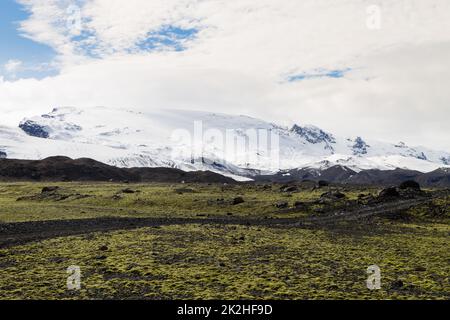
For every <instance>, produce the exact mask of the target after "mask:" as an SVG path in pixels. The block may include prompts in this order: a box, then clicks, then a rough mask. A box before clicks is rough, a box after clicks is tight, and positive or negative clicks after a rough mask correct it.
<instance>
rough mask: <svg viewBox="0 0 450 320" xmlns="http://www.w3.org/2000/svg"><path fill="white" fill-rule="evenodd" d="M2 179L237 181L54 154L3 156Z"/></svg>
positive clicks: (198, 173) (208, 175)
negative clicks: (37, 157) (26, 157)
mask: <svg viewBox="0 0 450 320" xmlns="http://www.w3.org/2000/svg"><path fill="white" fill-rule="evenodd" d="M0 180H3V181H11V180H14V181H16V180H25V181H28V180H30V181H115V182H123V181H129V182H170V183H179V182H182V181H184V182H193V183H234V182H235V180H233V179H231V178H228V177H224V176H222V175H220V174H217V173H214V172H210V171H191V172H185V171H182V170H179V169H173V168H118V167H114V166H110V165H107V164H104V163H101V162H98V161H95V160H92V159H87V158H82V159H76V160H73V159H71V158H67V157H50V158H46V159H43V160H16V159H0Z"/></svg>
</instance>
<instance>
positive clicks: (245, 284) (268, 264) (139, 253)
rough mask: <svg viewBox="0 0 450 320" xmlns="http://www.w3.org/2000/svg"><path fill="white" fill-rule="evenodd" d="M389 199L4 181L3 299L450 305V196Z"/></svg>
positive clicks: (232, 188) (0, 197) (286, 188)
mask: <svg viewBox="0 0 450 320" xmlns="http://www.w3.org/2000/svg"><path fill="white" fill-rule="evenodd" d="M381 191H382V190H381V188H377V187H351V186H338V185H322V186H320V187H319V186H315V185H313V184H311V183H291V184H286V185H282V184H263V183H261V184H235V185H226V184H129V183H73V182H65V183H30V182H20V183H19V182H17V183H6V182H4V183H1V184H0V298H1V299H450V282H449V277H450V237H449V236H450V224H449V222H450V210H449V207H450V206H449V204H450V197H449V192H448V191H446V190H440V191H436V190H425V191H421V190H417V189H416V187H415V186H413V185H410V186H408V185H406V186H402V188H394V189H385V190H383V191H382V192H381ZM380 194H381V196H380ZM119 218H126V219H129V220H128V221H129V224H128V225H127V227H126V228H125V227H124V228H121V225H120V221H121V219H119ZM102 219H106V220H102ZM108 219H115V220H114V221H113V220H108ZM131 219H132V220H131ZM140 219H147V220H145V222H144V223H142V224H139V222H137V221H141V220H140ZM152 219H153V220H152ZM86 221H88V222H89V223H86ZM130 221H131V222H130ZM161 221H162V222H163V223H161ZM44 222H45V223H44ZM96 222H98V223H103V224H104V225H103V227H102V228H100V229H98V230H96V229H95V228H94V229H92V226H95V224H96ZM135 222H136V225H135V226H134V224H133V223H135ZM52 223H57V224H58V225H59V226H62V228H61V229H58V228H55V227H54V225H56V224H52ZM66 223H67V224H66ZM133 226H134V227H133ZM45 228H47V229H48V230H46V229H45ZM14 230H17V232H16V233H15V231H14ZM19 231H20V232H19ZM371 265H377V266H379V267H380V269H381V277H382V278H381V289H380V290H369V289H368V288H367V285H366V279H367V278H368V274H367V268H368V267H369V266H371ZM69 266H79V267H80V270H81V289H80V290H68V288H67V277H68V274H67V272H66V271H67V268H68V267H69Z"/></svg>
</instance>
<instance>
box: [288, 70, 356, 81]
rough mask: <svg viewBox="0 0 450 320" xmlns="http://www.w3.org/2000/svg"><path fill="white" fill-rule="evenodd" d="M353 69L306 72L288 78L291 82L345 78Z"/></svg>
mask: <svg viewBox="0 0 450 320" xmlns="http://www.w3.org/2000/svg"><path fill="white" fill-rule="evenodd" d="M351 70H352V69H351V68H345V69H335V70H326V69H316V70H313V71H312V72H304V73H300V74H295V75H291V76H289V77H288V78H287V80H288V81H289V82H295V81H302V80H309V79H317V78H335V79H338V78H343V77H344V76H345V75H346V74H347V73H348V72H350V71H351Z"/></svg>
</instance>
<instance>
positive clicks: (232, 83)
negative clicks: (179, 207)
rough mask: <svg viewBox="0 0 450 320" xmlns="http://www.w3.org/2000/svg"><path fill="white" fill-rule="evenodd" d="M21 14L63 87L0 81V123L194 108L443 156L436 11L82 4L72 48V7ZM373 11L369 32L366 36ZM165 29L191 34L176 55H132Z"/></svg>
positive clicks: (438, 4) (297, 4) (216, 2)
mask: <svg viewBox="0 0 450 320" xmlns="http://www.w3.org/2000/svg"><path fill="white" fill-rule="evenodd" d="M20 2H21V3H23V4H25V5H26V6H27V8H28V9H29V10H30V11H31V12H32V16H31V17H30V19H28V20H27V21H25V22H23V23H22V25H21V30H22V32H23V33H25V34H26V35H27V37H29V38H31V39H33V40H35V41H38V42H42V43H46V44H48V45H50V46H52V47H53V48H54V49H55V50H56V52H58V54H59V56H58V62H59V63H60V66H61V74H60V75H58V76H56V77H51V78H46V79H43V80H39V81H38V80H35V79H28V80H18V81H15V82H5V81H3V82H0V100H1V101H2V105H1V106H0V108H2V111H5V113H4V114H8V117H7V118H2V120H1V121H2V122H6V121H8V122H10V123H14V122H16V121H18V120H19V118H21V117H23V116H25V115H30V114H33V113H35V112H44V111H47V110H48V109H49V108H51V107H53V106H56V105H76V106H81V107H89V106H92V105H112V106H116V107H127V108H130V107H133V108H136V109H140V110H146V109H148V108H153V107H170V108H174V107H175V108H195V109H203V110H212V111H222V112H237V113H247V114H250V115H253V116H258V117H262V118H265V119H269V120H274V121H279V122H282V123H285V124H292V123H293V122H300V123H305V122H307V123H313V124H316V125H318V126H322V127H324V128H325V129H328V130H332V131H334V132H336V133H340V134H357V135H362V136H367V137H370V138H376V139H383V140H395V141H396V140H406V141H407V142H410V143H418V144H424V145H428V146H431V147H435V148H440V149H447V150H450V141H449V139H448V136H450V127H449V126H448V125H447V122H448V119H449V116H450V110H449V102H450V92H449V91H448V90H446V88H445V84H446V83H447V84H448V83H449V82H450V61H449V60H448V56H449V55H450V45H449V43H450V3H449V2H448V1H447V0H429V1H422V0H405V1H395V2H393V1H389V0H378V1H377V0H373V1H368V0H363V1H361V0H348V1H333V0H303V1H297V0H285V1H283V2H280V1H276V0H259V1H254V0H239V1H230V0H152V1H147V0H128V1H125V2H124V1H121V0H90V1H85V5H83V6H80V10H81V11H80V13H81V18H82V26H83V28H84V29H83V30H84V33H83V36H82V37H74V35H73V33H71V32H70V30H68V25H67V21H68V18H69V20H70V18H73V17H68V14H67V7H68V6H69V5H70V4H71V3H73V1H57V0H51V1H47V0H45V1H44V0H20ZM80 3H81V2H80ZM373 4H376V5H379V7H380V8H381V25H380V27H381V28H380V29H379V30H370V29H368V28H367V23H366V22H367V19H368V18H369V16H368V15H367V11H366V9H367V7H368V6H369V5H373ZM167 25H172V26H176V27H179V28H184V29H189V28H196V29H198V33H197V36H196V38H195V39H194V40H192V41H188V42H187V43H186V50H185V51H182V52H169V51H156V52H144V51H142V50H140V48H139V46H138V44H139V42H141V41H143V40H145V38H146V37H147V35H148V33H149V32H154V31H157V30H160V29H161V27H163V26H167ZM93 52H94V53H96V55H98V56H100V57H101V59H99V60H96V59H92V57H91V56H90V55H88V54H87V53H93ZM346 68H351V69H352V71H350V72H348V73H346V74H345V76H344V77H343V78H339V79H334V78H327V77H317V78H311V79H308V80H303V81H299V82H286V79H287V77H288V76H290V75H295V74H303V73H305V72H310V71H311V70H318V69H326V70H344V69H346ZM8 112H9V113H8ZM6 119H8V120H6Z"/></svg>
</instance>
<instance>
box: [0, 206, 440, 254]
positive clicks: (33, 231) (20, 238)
mask: <svg viewBox="0 0 450 320" xmlns="http://www.w3.org/2000/svg"><path fill="white" fill-rule="evenodd" d="M430 200H431V198H421V199H413V200H399V201H393V202H388V203H381V204H378V205H373V206H365V207H360V208H357V209H354V210H351V211H347V212H345V211H334V212H330V213H328V214H326V215H324V216H318V217H308V218H286V219H262V218H245V217H222V218H95V219H82V220H81V219H80V220H54V221H31V222H18V223H5V224H0V248H4V247H10V246H14V245H20V244H23V243H27V242H33V241H40V240H45V239H50V238H56V237H65V236H72V235H81V234H89V233H93V232H109V231H115V230H130V229H136V228H142V227H157V226H167V225H186V224H204V225H206V224H215V225H247V226H272V227H276V226H279V227H280V226H285V227H311V226H313V227H314V226H317V227H320V226H330V225H334V224H337V223H339V222H348V221H358V220H360V219H362V220H367V219H369V218H370V217H373V216H377V215H383V214H386V213H393V212H398V211H402V210H406V209H409V208H411V207H413V206H417V205H421V204H424V203H427V202H429V201H430Z"/></svg>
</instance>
